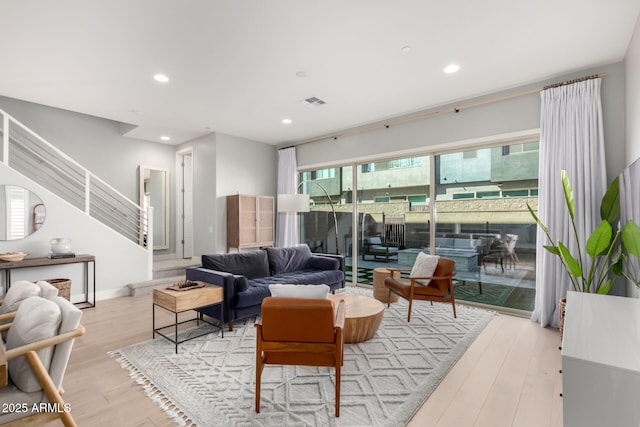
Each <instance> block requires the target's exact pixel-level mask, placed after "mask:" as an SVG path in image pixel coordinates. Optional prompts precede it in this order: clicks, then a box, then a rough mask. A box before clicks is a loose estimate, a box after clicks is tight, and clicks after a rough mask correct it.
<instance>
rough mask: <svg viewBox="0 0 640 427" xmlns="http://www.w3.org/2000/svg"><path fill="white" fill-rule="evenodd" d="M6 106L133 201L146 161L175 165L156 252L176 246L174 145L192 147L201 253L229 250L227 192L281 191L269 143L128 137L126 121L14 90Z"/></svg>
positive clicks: (2, 101) (0, 105)
mask: <svg viewBox="0 0 640 427" xmlns="http://www.w3.org/2000/svg"><path fill="white" fill-rule="evenodd" d="M0 109H2V110H4V111H6V112H7V113H8V114H10V115H11V116H13V117H14V118H15V119H17V120H18V121H20V122H22V123H23V124H24V125H26V126H27V127H29V128H31V129H32V130H33V131H35V132H36V133H37V134H39V135H40V136H41V137H43V138H44V139H45V140H47V141H49V142H50V143H51V144H53V145H55V146H56V147H58V148H59V149H60V150H62V151H63V152H65V153H66V154H67V155H69V156H70V157H71V158H73V159H74V160H75V161H77V162H78V163H80V164H81V165H83V166H84V167H86V168H87V169H88V170H90V171H91V172H93V173H94V174H96V175H97V176H98V177H100V178H101V179H103V180H104V181H105V182H107V183H108V184H110V185H111V186H113V187H114V188H115V189H116V190H118V191H119V192H121V193H122V194H124V195H125V196H127V197H129V198H130V199H131V200H132V201H134V202H135V203H139V196H138V189H139V182H138V179H139V178H138V176H139V173H138V166H139V165H140V164H144V165H150V166H153V167H159V168H165V169H167V170H169V171H170V172H169V175H170V185H169V193H170V196H169V198H170V210H169V212H170V224H169V226H170V228H169V236H170V248H169V249H168V250H166V251H163V250H161V251H154V255H155V256H158V255H159V256H162V257H167V258H172V257H174V256H175V253H176V225H177V222H176V218H175V212H176V164H175V162H176V151H178V150H182V149H184V148H187V147H191V148H192V149H193V161H194V165H193V168H194V209H193V213H194V254H195V255H196V256H198V255H200V254H204V253H215V252H224V251H225V250H226V206H225V203H224V200H222V199H223V198H224V196H226V195H227V194H234V193H237V192H241V193H244V194H256V195H273V196H275V194H276V181H277V150H276V148H275V147H273V146H271V145H267V144H262V143H258V142H254V141H250V140H246V139H242V138H236V137H233V136H229V135H225V134H214V133H212V134H209V135H205V136H203V137H201V138H197V139H195V140H193V141H190V142H188V143H185V144H182V145H180V146H177V147H176V146H172V145H166V144H161V143H153V142H147V141H141V140H136V139H132V138H127V137H124V136H122V132H123V131H126V130H127V128H128V125H126V124H123V123H120V122H116V121H112V120H108V119H102V118H98V117H94V116H89V115H86V114H81V113H75V112H71V111H67V110H61V109H57V108H52V107H47V106H44V105H39V104H34V103H30V102H25V101H20V100H17V99H13V98H7V97H1V96H0ZM220 200H222V202H223V203H221V202H220Z"/></svg>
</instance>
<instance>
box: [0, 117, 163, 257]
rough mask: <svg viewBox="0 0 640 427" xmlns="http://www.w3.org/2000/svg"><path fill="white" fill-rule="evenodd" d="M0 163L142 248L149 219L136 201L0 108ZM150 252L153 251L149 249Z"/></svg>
mask: <svg viewBox="0 0 640 427" xmlns="http://www.w3.org/2000/svg"><path fill="white" fill-rule="evenodd" d="M0 136H1V137H2V162H3V163H4V164H6V165H7V166H9V167H10V168H12V169H14V170H15V171H17V172H19V173H21V174H22V175H24V176H25V177H27V178H29V179H31V180H32V181H33V182H35V183H37V184H39V185H41V186H42V187H44V188H46V189H47V190H49V191H51V192H52V193H53V194H55V195H56V196H58V197H60V198H62V199H63V200H65V201H66V202H68V203H70V204H71V205H72V206H75V207H76V208H77V209H80V210H81V211H83V212H85V213H86V214H87V215H89V216H91V217H93V218H94V219H96V220H98V221H100V222H102V223H103V224H105V225H106V226H107V227H109V228H111V229H112V230H114V231H115V232H117V233H119V234H121V235H122V236H124V237H125V238H127V239H129V240H131V241H133V242H135V243H136V244H138V245H140V246H142V247H147V244H148V247H152V246H153V245H152V243H153V242H151V241H147V239H146V237H147V236H148V237H149V238H151V237H152V236H153V233H152V231H153V229H152V224H151V218H152V217H150V216H149V215H147V213H146V212H145V211H144V209H142V208H141V207H140V206H138V205H137V204H136V203H134V202H132V201H131V200H129V199H128V198H127V197H126V196H124V195H123V194H121V193H120V192H119V191H117V190H116V189H114V188H113V187H111V186H110V185H109V184H107V183H105V182H104V181H103V180H101V179H100V178H98V177H97V176H95V175H94V174H92V173H91V172H89V171H88V170H87V169H86V168H84V167H83V166H81V165H80V164H79V163H78V162H76V161H75V160H73V159H72V158H70V157H69V156H68V155H66V154H65V153H63V152H62V151H60V150H59V149H58V148H57V147H55V146H54V145H52V144H50V143H49V142H48V141H46V140H45V139H44V138H42V137H41V136H39V135H38V134H36V133H35V132H33V131H32V130H31V129H29V128H28V127H26V126H25V125H23V124H22V123H20V122H19V121H18V120H16V119H14V118H13V117H11V116H10V115H9V114H7V113H6V112H4V111H3V110H0ZM150 252H152V251H150Z"/></svg>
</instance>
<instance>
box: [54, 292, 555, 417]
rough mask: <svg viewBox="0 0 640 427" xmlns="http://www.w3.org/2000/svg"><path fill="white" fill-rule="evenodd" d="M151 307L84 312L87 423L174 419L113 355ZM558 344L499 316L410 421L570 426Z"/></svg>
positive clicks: (143, 325)
mask: <svg viewBox="0 0 640 427" xmlns="http://www.w3.org/2000/svg"><path fill="white" fill-rule="evenodd" d="M151 307H152V305H151V296H150V295H146V296H139V297H122V298H114V299H111V300H105V301H98V303H97V305H96V307H95V308H92V309H87V310H84V313H83V318H82V323H83V324H84V325H85V327H86V329H87V333H86V334H85V335H84V336H83V337H81V338H80V339H78V340H77V341H76V344H75V347H74V349H73V354H72V356H71V360H70V362H69V366H68V369H67V374H66V376H65V380H64V389H65V393H64V399H65V401H66V402H68V403H70V404H71V410H72V414H73V416H74V418H75V420H76V422H77V423H78V425H79V426H115V425H117V426H122V427H126V426H169V425H174V424H173V422H172V421H171V420H170V419H169V418H167V416H166V415H165V414H164V412H163V411H162V409H160V407H159V406H157V405H156V404H155V403H153V402H152V401H151V399H149V398H147V397H146V395H145V393H144V391H143V389H142V386H140V385H138V384H136V383H135V382H134V381H133V380H132V379H131V378H129V375H128V372H127V371H126V370H124V369H122V368H121V367H120V366H119V365H118V363H117V362H116V361H115V359H113V358H110V357H109V356H107V354H106V353H107V352H108V351H110V350H116V349H118V348H121V347H123V346H126V345H128V344H132V343H136V342H140V341H143V340H146V339H149V338H151V310H152V309H151ZM157 315H160V316H158V317H157V319H158V318H160V321H162V322H164V321H167V322H168V321H170V319H171V317H169V315H168V314H166V313H161V312H160V310H158V311H157ZM558 345H559V334H558V330H557V329H550V328H546V329H543V328H541V327H540V326H539V325H538V324H536V323H534V322H532V321H530V320H528V319H524V318H519V317H513V316H508V315H496V316H495V317H494V318H493V320H491V322H490V323H489V325H488V326H487V327H486V328H485V330H484V331H483V332H482V333H481V334H480V336H479V337H478V338H477V339H476V340H475V342H474V343H473V344H472V345H471V347H470V348H469V349H468V351H467V352H466V353H465V354H464V356H463V357H462V358H461V359H460V360H459V361H458V363H457V364H456V365H455V366H454V367H453V368H452V370H451V371H450V372H449V374H448V375H447V376H446V377H445V379H444V380H443V381H442V382H441V383H440V385H439V386H438V388H437V389H436V390H435V391H434V392H433V394H432V395H431V396H430V398H429V399H428V400H427V402H426V403H425V404H424V405H423V406H422V408H421V409H420V410H419V412H418V413H417V414H416V415H415V417H414V418H413V420H412V422H411V423H410V424H409V425H410V426H411V427H425V426H439V427H448V426H456V427H460V426H491V427H497V426H535V427H544V426H551V427H556V426H558V427H560V426H562V398H561V397H560V396H559V394H560V392H561V375H560V374H559V369H560V352H559V350H558ZM47 425H51V426H53V425H59V424H58V423H49V424H47Z"/></svg>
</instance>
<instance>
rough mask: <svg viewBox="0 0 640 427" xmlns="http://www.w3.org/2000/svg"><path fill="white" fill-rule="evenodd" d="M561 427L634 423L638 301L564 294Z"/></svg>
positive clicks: (639, 353)
mask: <svg viewBox="0 0 640 427" xmlns="http://www.w3.org/2000/svg"><path fill="white" fill-rule="evenodd" d="M564 328H565V329H564V336H563V340H562V389H563V390H562V396H563V397H562V400H563V418H564V427H573V426H580V427H586V426H598V427H600V426H639V425H640V400H639V399H638V395H640V300H638V299H635V298H624V297H616V296H610V295H597V294H588V293H580V292H568V293H567V308H566V317H565V327H564Z"/></svg>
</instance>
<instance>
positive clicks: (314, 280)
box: [249, 269, 344, 286]
mask: <svg viewBox="0 0 640 427" xmlns="http://www.w3.org/2000/svg"><path fill="white" fill-rule="evenodd" d="M343 280H344V272H343V271H342V270H314V269H306V270H299V271H292V272H291V273H282V274H277V275H274V276H268V277H259V278H257V279H254V280H251V281H250V283H249V285H250V286H251V285H252V284H262V285H272V284H275V283H289V284H292V285H321V284H325V285H329V286H331V285H334V284H336V283H342V281H343Z"/></svg>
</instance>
